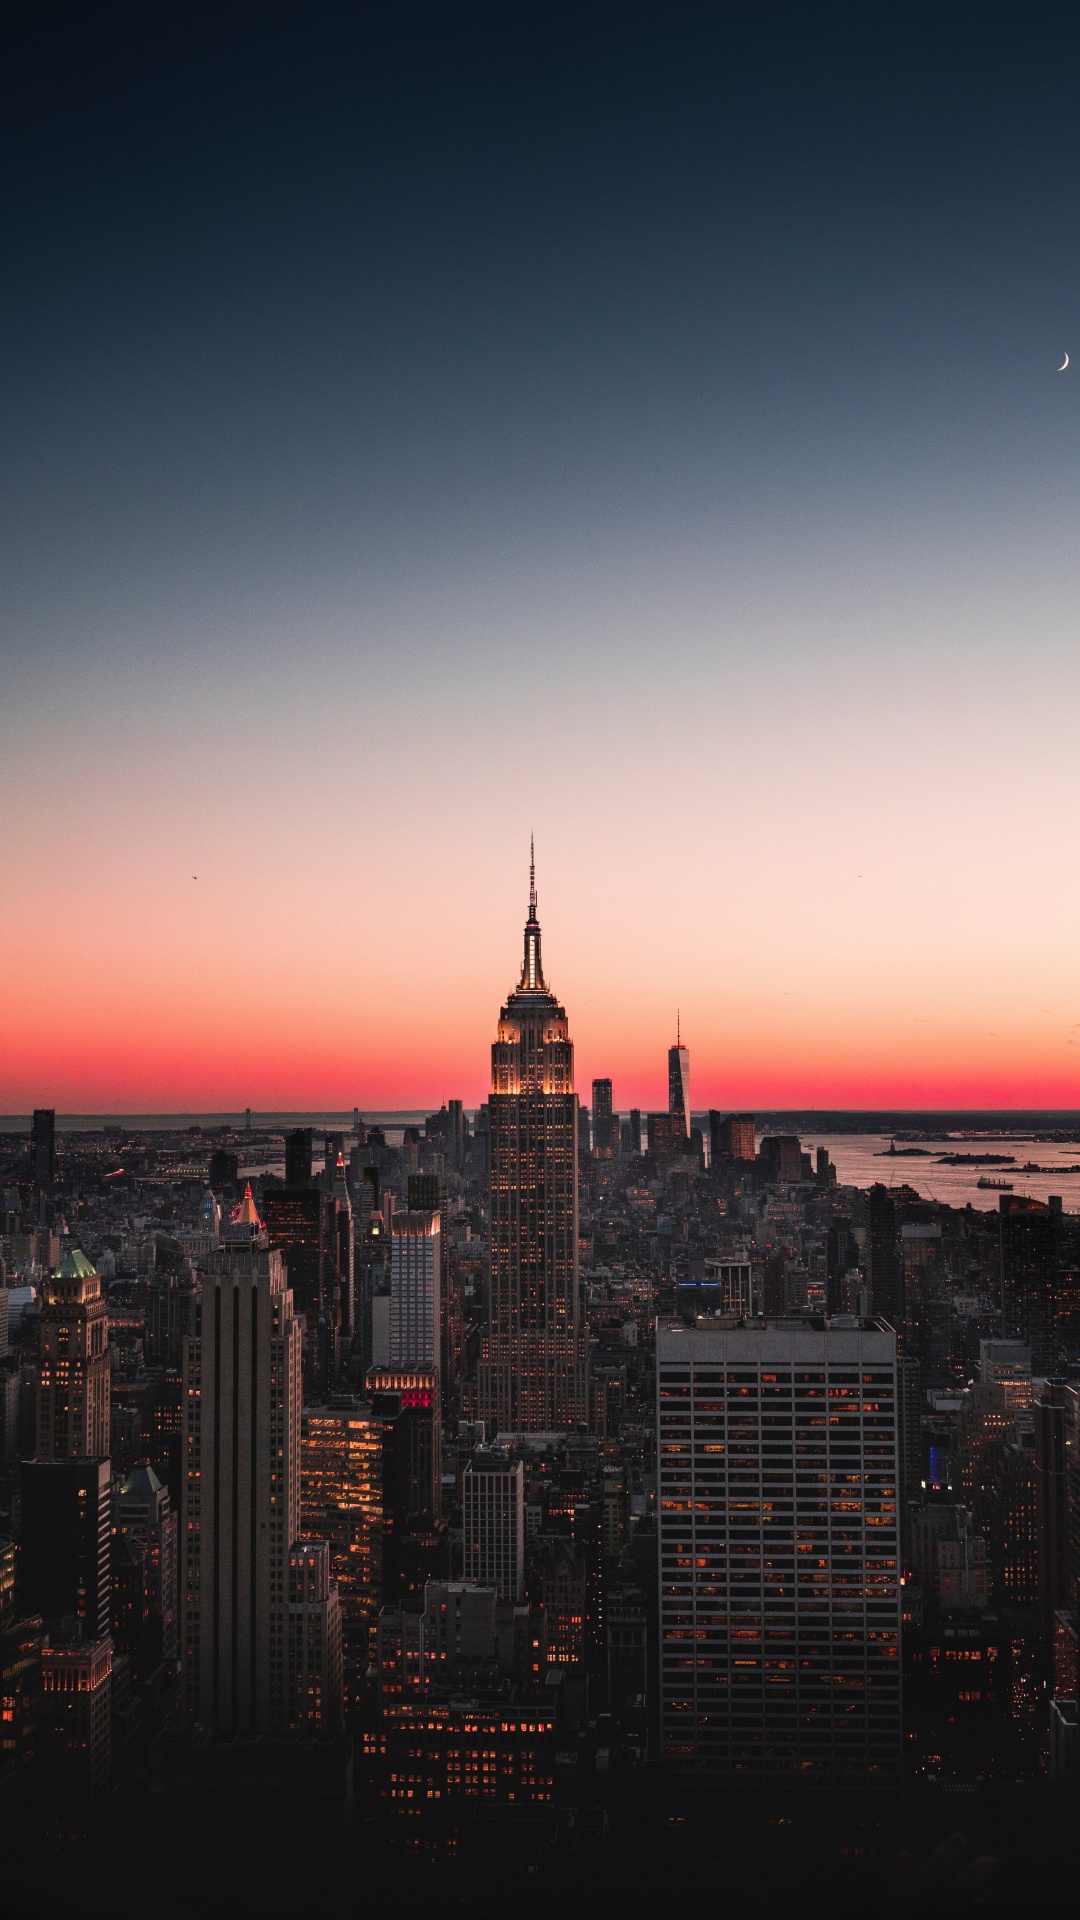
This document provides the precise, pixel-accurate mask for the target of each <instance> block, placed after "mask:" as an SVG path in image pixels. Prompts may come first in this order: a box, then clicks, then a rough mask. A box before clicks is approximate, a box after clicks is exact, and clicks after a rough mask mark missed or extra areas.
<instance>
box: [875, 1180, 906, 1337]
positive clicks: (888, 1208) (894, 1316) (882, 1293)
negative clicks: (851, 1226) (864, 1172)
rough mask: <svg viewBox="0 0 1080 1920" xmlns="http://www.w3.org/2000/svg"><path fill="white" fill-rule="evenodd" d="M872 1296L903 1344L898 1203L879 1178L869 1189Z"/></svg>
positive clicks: (901, 1256)
mask: <svg viewBox="0 0 1080 1920" xmlns="http://www.w3.org/2000/svg"><path fill="white" fill-rule="evenodd" d="M867 1250H868V1253H869V1259H870V1299H871V1304H872V1306H873V1310H874V1312H875V1313H881V1314H884V1316H885V1318H886V1320H887V1321H888V1322H889V1325H890V1326H892V1327H895V1328H896V1332H897V1336H898V1338H899V1339H900V1341H901V1343H902V1341H903V1333H904V1261H903V1251H902V1246H901V1240H900V1226H899V1222H898V1220H897V1216H896V1202H895V1201H894V1199H893V1197H892V1195H891V1193H890V1192H889V1189H888V1187H885V1186H882V1185H881V1182H880V1181H879V1182H878V1183H877V1185H875V1186H873V1187H871V1189H870V1237H869V1242H868V1249H867Z"/></svg>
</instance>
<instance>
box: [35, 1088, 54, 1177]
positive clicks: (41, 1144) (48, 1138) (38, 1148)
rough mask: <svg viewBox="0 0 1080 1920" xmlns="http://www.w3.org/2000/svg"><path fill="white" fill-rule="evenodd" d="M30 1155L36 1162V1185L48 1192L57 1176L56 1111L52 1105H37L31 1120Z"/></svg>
mask: <svg viewBox="0 0 1080 1920" xmlns="http://www.w3.org/2000/svg"><path fill="white" fill-rule="evenodd" d="M30 1157H31V1159H32V1161H33V1163H34V1185H35V1187H37V1188H38V1190H39V1192H48V1190H49V1189H50V1188H51V1186H52V1184H53V1181H54V1180H55V1178H56V1113H55V1111H54V1109H53V1108H52V1107H37V1108H36V1109H35V1111H34V1117H33V1119H32V1121H31V1122H30Z"/></svg>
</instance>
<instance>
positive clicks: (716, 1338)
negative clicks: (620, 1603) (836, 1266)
mask: <svg viewBox="0 0 1080 1920" xmlns="http://www.w3.org/2000/svg"><path fill="white" fill-rule="evenodd" d="M656 1362H657V1405H658V1455H659V1487H658V1492H659V1509H660V1515H659V1546H660V1640H661V1664H662V1674H661V1702H662V1716H663V1758H664V1762H665V1764H666V1765H668V1766H672V1767H689V1768H694V1769H700V1770H707V1771H713V1772H716V1773H717V1774H719V1775H721V1776H723V1777H725V1778H726V1779H727V1780H728V1781H730V1782H731V1784H732V1785H736V1784H739V1785H745V1786H752V1787H758V1788H763V1787H766V1786H769V1787H771V1788H772V1789H773V1790H776V1789H778V1788H779V1787H781V1786H782V1785H783V1784H784V1783H785V1782H786V1783H787V1784H789V1785H791V1786H796V1785H797V1786H800V1787H804V1786H815V1785H817V1786H826V1787H830V1788H831V1787H833V1786H838V1787H840V1788H841V1790H842V1791H843V1792H844V1793H846V1794H847V1793H851V1792H852V1791H854V1790H855V1788H856V1787H857V1786H858V1785H859V1784H860V1783H861V1784H862V1785H864V1786H865V1787H867V1788H870V1789H874V1788H882V1787H884V1788H890V1789H891V1788H895V1787H896V1786H898V1784H899V1778H900V1752H901V1745H900V1585H899V1539H898V1532H897V1457H896V1449H897V1434H896V1338H895V1335H894V1333H893V1330H892V1328H891V1327H888V1326H885V1325H883V1324H880V1323H877V1324H874V1323H870V1322H866V1321H864V1322H863V1323H862V1324H861V1325H853V1326H848V1327H845V1328H840V1327H832V1326H830V1325H829V1323H828V1321H817V1322H814V1321H804V1322H794V1323H793V1322H791V1321H782V1322H780V1323H778V1324H769V1323H767V1322H766V1323H759V1324H758V1325H756V1326H748V1327H734V1328H732V1327H722V1326H719V1325H717V1323H716V1322H708V1321H699V1322H698V1323H697V1325H696V1326H695V1327H693V1328H688V1327H685V1326H680V1325H677V1324H674V1323H672V1324H668V1325H661V1326H660V1327H659V1328H658V1330H657V1339H656Z"/></svg>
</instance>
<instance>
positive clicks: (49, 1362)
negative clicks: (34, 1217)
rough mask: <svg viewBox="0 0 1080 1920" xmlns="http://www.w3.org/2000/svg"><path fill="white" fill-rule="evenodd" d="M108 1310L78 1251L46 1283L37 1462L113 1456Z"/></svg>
mask: <svg viewBox="0 0 1080 1920" xmlns="http://www.w3.org/2000/svg"><path fill="white" fill-rule="evenodd" d="M108 1322H109V1309H108V1304H107V1302H106V1301H105V1300H103V1299H102V1295H101V1281H100V1280H99V1279H98V1276H97V1272H96V1269H95V1268H94V1267H92V1266H91V1264H90V1262H89V1260H88V1259H87V1258H86V1255H85V1254H84V1253H80V1251H79V1250H78V1248H75V1249H73V1251H72V1252H70V1253H66V1254H65V1255H64V1258H63V1260H62V1261H61V1262H60V1265H59V1266H58V1267H55V1268H54V1269H53V1272H52V1273H51V1274H50V1276H49V1278H48V1280H47V1281H46V1283H45V1299H44V1302H43V1305H42V1309H41V1329H40V1334H39V1359H38V1393H37V1455H38V1458H39V1460H80V1459H100V1458H103V1457H104V1456H105V1455H106V1454H107V1453H108V1451H109V1345H108Z"/></svg>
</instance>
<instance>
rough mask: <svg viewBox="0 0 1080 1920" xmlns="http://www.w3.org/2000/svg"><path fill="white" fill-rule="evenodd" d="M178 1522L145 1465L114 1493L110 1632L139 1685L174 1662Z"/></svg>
mask: <svg viewBox="0 0 1080 1920" xmlns="http://www.w3.org/2000/svg"><path fill="white" fill-rule="evenodd" d="M176 1544H177V1521H176V1515H175V1513H173V1511H172V1507H171V1503H170V1501H169V1493H168V1489H167V1488H166V1487H163V1486H162V1484H161V1481H160V1480H159V1479H158V1477H157V1474H156V1473H155V1472H154V1471H153V1468H152V1467H150V1466H149V1465H148V1464H147V1462H146V1461H140V1462H139V1463H138V1464H137V1465H136V1466H134V1467H133V1468H132V1470H131V1472H130V1473H129V1474H128V1476H127V1478H126V1480H124V1482H123V1484H122V1485H121V1486H118V1487H115V1488H114V1490H113V1511H112V1632H113V1639H114V1641H115V1643H116V1645H117V1647H118V1648H120V1649H122V1650H123V1651H124V1652H125V1653H130V1654H132V1655H134V1658H135V1670H136V1674H137V1676H138V1678H139V1679H145V1678H146V1676H147V1675H148V1674H150V1673H152V1672H153V1670H154V1668H155V1667H156V1666H157V1665H158V1664H159V1662H160V1661H162V1660H175V1658H176V1644H177V1641H176V1571H177V1569H176V1559H177V1552H176Z"/></svg>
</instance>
